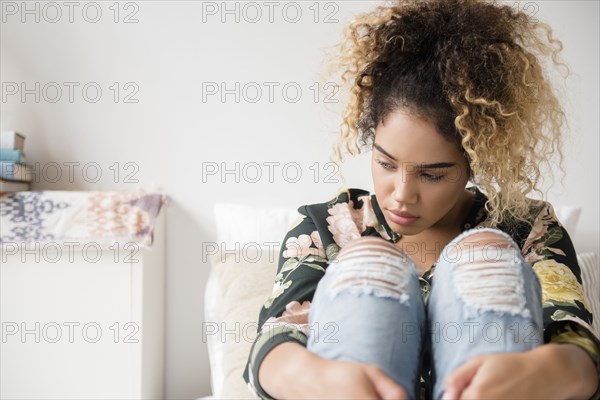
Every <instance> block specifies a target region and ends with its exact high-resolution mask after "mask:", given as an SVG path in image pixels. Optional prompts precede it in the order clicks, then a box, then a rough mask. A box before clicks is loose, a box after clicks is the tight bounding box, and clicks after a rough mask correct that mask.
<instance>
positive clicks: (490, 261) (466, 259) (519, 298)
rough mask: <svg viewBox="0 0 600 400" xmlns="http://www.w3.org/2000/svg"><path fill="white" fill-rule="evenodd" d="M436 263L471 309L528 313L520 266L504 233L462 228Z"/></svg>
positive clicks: (511, 241) (517, 250) (510, 239)
mask: <svg viewBox="0 0 600 400" xmlns="http://www.w3.org/2000/svg"><path fill="white" fill-rule="evenodd" d="M443 256H444V257H445V258H446V259H445V260H444V261H445V262H442V263H440V265H439V266H438V267H441V268H448V271H447V272H449V273H450V275H451V281H452V283H453V285H454V287H455V289H456V292H457V294H458V295H459V297H460V298H461V299H462V300H463V302H464V303H465V304H466V305H467V306H472V307H473V308H475V309H480V310H489V311H497V312H508V313H511V314H521V315H524V316H525V315H528V314H529V313H528V311H527V310H526V308H525V304H526V295H525V290H524V287H525V285H524V279H525V276H524V266H525V265H526V263H525V262H524V261H523V259H522V258H521V257H520V250H519V248H518V246H517V245H516V244H515V243H514V241H513V240H512V238H511V237H510V236H508V234H506V233H504V232H502V231H500V230H497V229H492V228H486V229H481V230H472V231H469V232H465V233H464V234H463V235H460V236H459V237H457V239H455V240H453V241H452V242H450V243H449V244H448V245H447V246H446V248H445V249H444V252H443Z"/></svg>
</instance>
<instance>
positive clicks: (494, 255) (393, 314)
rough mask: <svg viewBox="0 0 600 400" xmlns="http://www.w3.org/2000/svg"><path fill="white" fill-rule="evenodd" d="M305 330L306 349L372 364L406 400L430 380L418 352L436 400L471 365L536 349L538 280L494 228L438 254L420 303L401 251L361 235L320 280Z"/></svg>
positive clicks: (465, 236)
mask: <svg viewBox="0 0 600 400" xmlns="http://www.w3.org/2000/svg"><path fill="white" fill-rule="evenodd" d="M425 303H427V304H425ZM308 322H309V327H310V332H309V336H308V343H307V348H308V350H310V351H312V352H313V353H315V354H317V355H319V356H321V357H323V358H326V359H331V360H349V361H356V362H360V363H367V364H375V365H377V366H378V367H379V368H381V369H382V371H383V372H385V373H386V374H387V375H388V376H389V377H390V378H392V379H393V380H394V381H396V382H397V383H398V384H399V385H401V386H402V387H403V388H404V390H405V391H406V393H407V395H408V396H409V398H410V399H417V398H419V397H420V396H419V395H418V394H419V388H420V377H421V375H422V374H424V373H428V372H427V371H421V368H422V366H423V361H424V360H423V353H424V352H423V349H424V347H425V346H428V348H429V349H431V350H430V351H431V356H432V358H431V359H430V360H429V361H430V364H431V377H432V380H431V381H432V384H433V398H434V399H436V400H437V399H440V398H441V396H442V394H443V392H444V386H443V384H444V378H445V376H447V375H448V374H449V373H450V372H452V371H453V370H454V369H456V368H457V367H458V366H460V365H461V364H462V363H464V362H465V361H467V360H468V359H469V358H471V357H473V356H476V355H481V354H489V353H499V352H519V351H526V350H530V349H533V348H535V347H537V346H539V345H541V344H542V343H543V322H542V301H541V286H540V282H539V280H538V278H537V275H536V274H535V272H534V271H533V269H532V268H531V266H530V264H528V263H527V262H526V261H525V260H524V259H523V258H522V256H521V254H520V250H519V248H518V246H517V245H516V244H515V242H514V241H513V240H512V238H511V237H510V236H509V235H507V234H506V233H505V232H503V231H500V230H498V229H493V228H476V229H471V230H468V231H464V232H462V233H461V234H460V235H459V236H457V237H456V238H455V239H453V240H452V241H451V242H450V243H448V244H447V245H446V246H445V247H444V250H443V251H442V253H441V254H440V256H439V258H438V262H437V265H436V268H435V273H434V278H433V279H432V286H431V293H430V295H429V298H428V300H427V302H425V301H424V298H423V295H422V293H421V288H420V283H419V276H418V272H417V269H416V267H415V264H414V262H413V261H412V260H411V259H410V257H408V256H407V255H406V254H405V253H404V252H403V251H402V250H401V249H400V248H399V247H397V246H395V245H394V244H392V243H389V242H387V241H385V240H383V239H381V238H378V237H368V236H365V237H361V238H359V239H356V240H354V241H352V242H350V243H348V244H347V245H346V246H344V247H343V248H342V250H341V251H340V253H339V255H338V258H337V259H336V260H335V261H333V262H332V263H331V264H330V265H329V266H328V268H327V270H326V273H325V276H323V278H321V280H320V281H319V284H318V286H317V290H316V292H315V295H314V297H313V301H312V304H311V310H310V313H309V319H308Z"/></svg>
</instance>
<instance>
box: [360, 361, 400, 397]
mask: <svg viewBox="0 0 600 400" xmlns="http://www.w3.org/2000/svg"><path fill="white" fill-rule="evenodd" d="M365 372H366V373H367V376H368V377H369V379H371V382H372V383H373V386H374V387H375V390H376V391H377V394H378V395H379V397H381V398H382V399H383V400H405V399H408V396H407V395H406V392H405V391H404V389H403V388H402V386H400V385H398V384H397V383H396V382H395V381H394V380H393V379H392V378H390V377H389V376H387V375H386V374H385V372H383V371H382V370H381V369H380V368H379V367H377V366H376V365H367V366H366V368H365Z"/></svg>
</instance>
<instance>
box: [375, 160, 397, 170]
mask: <svg viewBox="0 0 600 400" xmlns="http://www.w3.org/2000/svg"><path fill="white" fill-rule="evenodd" d="M377 164H379V165H381V166H382V167H383V168H384V169H393V168H394V166H393V165H392V164H390V163H386V162H385V161H380V160H377Z"/></svg>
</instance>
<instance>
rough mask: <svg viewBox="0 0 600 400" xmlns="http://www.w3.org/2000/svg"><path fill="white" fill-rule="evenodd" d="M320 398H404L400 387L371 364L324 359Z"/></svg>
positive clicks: (393, 399) (399, 399) (388, 399)
mask: <svg viewBox="0 0 600 400" xmlns="http://www.w3.org/2000/svg"><path fill="white" fill-rule="evenodd" d="M323 368H324V370H323V381H322V382H321V384H322V385H323V390H324V393H323V397H321V398H327V397H328V396H331V398H336V399H384V400H402V399H407V398H408V397H407V396H406V393H405V391H404V390H403V389H402V386H400V385H398V384H397V383H396V382H395V381H394V380H392V379H391V378H390V377H389V376H387V375H386V374H385V373H384V372H383V371H382V370H381V369H380V368H379V367H377V366H376V365H373V364H360V363H357V362H352V361H333V360H326V361H325V363H324V364H323Z"/></svg>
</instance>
